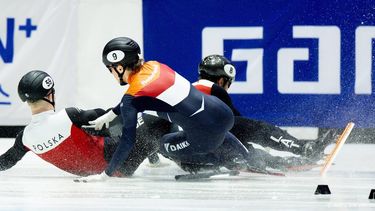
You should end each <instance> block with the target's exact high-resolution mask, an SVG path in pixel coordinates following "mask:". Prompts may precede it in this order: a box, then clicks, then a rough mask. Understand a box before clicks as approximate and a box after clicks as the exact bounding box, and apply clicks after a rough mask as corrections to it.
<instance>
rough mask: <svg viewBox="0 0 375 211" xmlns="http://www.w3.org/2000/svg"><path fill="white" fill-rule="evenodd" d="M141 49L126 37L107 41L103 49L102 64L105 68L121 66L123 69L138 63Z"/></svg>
mask: <svg viewBox="0 0 375 211" xmlns="http://www.w3.org/2000/svg"><path fill="white" fill-rule="evenodd" d="M140 53H141V49H140V48H139V45H138V44H137V43H136V42H135V41H134V40H132V39H130V38H128V37H117V38H114V39H112V40H111V41H109V42H108V43H107V44H106V45H105V46H104V49H103V55H102V59H103V63H104V65H105V66H106V67H111V66H116V65H118V64H121V65H122V66H123V67H124V68H125V67H128V66H133V65H134V64H136V63H137V62H138V59H139V56H138V54H140Z"/></svg>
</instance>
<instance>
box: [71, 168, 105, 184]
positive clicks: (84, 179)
mask: <svg viewBox="0 0 375 211" xmlns="http://www.w3.org/2000/svg"><path fill="white" fill-rule="evenodd" d="M109 177H110V176H108V175H107V174H106V173H105V171H103V173H101V174H95V175H90V176H87V177H81V178H77V179H75V180H74V182H84V183H87V182H104V181H106V180H107V179H108V178H109Z"/></svg>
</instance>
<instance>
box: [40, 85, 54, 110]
mask: <svg viewBox="0 0 375 211" xmlns="http://www.w3.org/2000/svg"><path fill="white" fill-rule="evenodd" d="M50 94H52V100H49V99H47V98H42V100H44V101H46V102H48V103H49V104H51V105H52V106H53V110H55V89H54V88H52V90H51V93H50ZM48 95H49V94H48ZM48 95H47V96H48Z"/></svg>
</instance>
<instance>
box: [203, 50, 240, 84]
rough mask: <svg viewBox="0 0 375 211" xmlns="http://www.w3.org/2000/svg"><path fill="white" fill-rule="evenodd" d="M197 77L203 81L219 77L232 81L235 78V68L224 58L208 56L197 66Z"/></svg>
mask: <svg viewBox="0 0 375 211" xmlns="http://www.w3.org/2000/svg"><path fill="white" fill-rule="evenodd" d="M198 72H199V76H200V77H201V78H205V79H208V80H210V79H216V78H220V77H224V78H226V79H227V80H228V81H230V82H231V81H232V80H233V79H234V77H235V76H236V68H235V67H234V66H233V64H232V63H231V62H230V61H229V60H228V59H227V58H225V57H224V56H221V55H210V56H207V57H205V58H204V59H203V60H202V61H201V63H200V64H199V71H198Z"/></svg>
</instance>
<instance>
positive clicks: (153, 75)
mask: <svg viewBox="0 0 375 211" xmlns="http://www.w3.org/2000/svg"><path fill="white" fill-rule="evenodd" d="M153 66H154V69H152V72H151V74H150V76H148V77H147V78H146V79H145V80H143V81H141V84H142V85H143V86H144V85H146V84H148V83H150V82H151V80H152V79H154V78H155V75H156V74H157V73H158V70H159V68H158V66H157V65H153Z"/></svg>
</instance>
